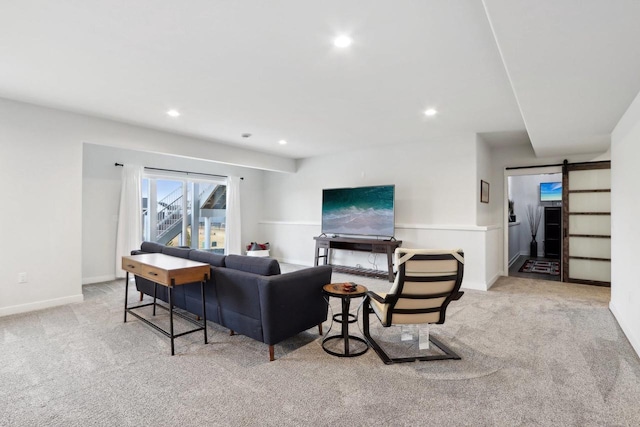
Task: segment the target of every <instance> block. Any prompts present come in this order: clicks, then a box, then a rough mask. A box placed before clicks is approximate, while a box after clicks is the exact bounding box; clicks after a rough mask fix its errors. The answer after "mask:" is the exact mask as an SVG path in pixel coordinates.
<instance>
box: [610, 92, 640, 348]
mask: <svg viewBox="0 0 640 427" xmlns="http://www.w3.org/2000/svg"><path fill="white" fill-rule="evenodd" d="M639 141H640V95H638V96H637V97H636V99H635V100H634V101H633V103H632V104H631V106H630V107H629V109H628V110H627V112H626V113H625V115H624V116H623V117H622V119H621V120H620V122H619V123H618V125H617V126H616V128H615V129H614V131H613V134H612V137H611V303H610V308H611V311H612V312H613V314H614V316H615V317H616V319H617V320H618V323H619V324H620V327H621V328H622V330H623V331H624V333H625V334H626V336H627V338H628V339H629V341H630V342H631V345H633V347H634V349H635V350H636V352H637V353H638V354H640V309H639V307H640V284H639V281H638V269H637V263H638V260H637V259H638V257H637V253H638V242H640V223H639V222H638V182H640V168H639V167H638V159H640V143H639Z"/></svg>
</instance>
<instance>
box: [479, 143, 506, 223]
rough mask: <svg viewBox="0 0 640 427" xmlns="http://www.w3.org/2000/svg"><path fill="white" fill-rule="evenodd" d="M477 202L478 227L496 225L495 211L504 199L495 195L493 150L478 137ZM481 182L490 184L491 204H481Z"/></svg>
mask: <svg viewBox="0 0 640 427" xmlns="http://www.w3.org/2000/svg"><path fill="white" fill-rule="evenodd" d="M476 156H477V157H476V170H477V179H476V200H477V201H478V203H477V204H476V207H477V220H476V223H477V224H478V225H493V224H496V223H495V222H493V221H494V218H493V215H492V212H493V210H494V209H495V208H496V206H498V205H499V203H500V200H501V199H502V197H501V195H500V194H497V193H495V189H496V187H495V183H494V182H492V181H493V173H492V169H493V163H492V161H491V148H490V147H489V145H487V143H486V142H485V141H484V140H483V139H482V137H480V136H476ZM480 181H486V182H488V183H489V203H480V202H479V200H480Z"/></svg>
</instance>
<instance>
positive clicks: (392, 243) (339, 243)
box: [313, 236, 402, 282]
mask: <svg viewBox="0 0 640 427" xmlns="http://www.w3.org/2000/svg"><path fill="white" fill-rule="evenodd" d="M313 239H314V240H315V241H316V255H315V265H318V264H319V262H320V260H321V259H322V260H323V262H324V264H325V265H331V266H333V270H334V271H339V272H342V273H349V274H358V275H361V276H368V277H382V278H384V277H387V278H388V279H389V281H390V282H393V280H394V276H393V253H394V252H395V250H396V248H397V247H399V246H400V245H401V244H402V241H401V240H393V239H391V240H380V239H367V238H362V239H359V238H357V237H326V236H318V237H314V238H313ZM336 249H337V250H346V251H359V252H370V253H374V254H386V255H387V271H386V272H384V271H380V270H371V269H366V268H358V267H347V266H342V265H333V264H331V251H333V250H336ZM321 250H322V251H324V253H322V254H321V253H320V251H321Z"/></svg>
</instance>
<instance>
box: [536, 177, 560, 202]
mask: <svg viewBox="0 0 640 427" xmlns="http://www.w3.org/2000/svg"><path fill="white" fill-rule="evenodd" d="M561 200H562V183H561V182H541V183H540V201H541V202H557V201H561Z"/></svg>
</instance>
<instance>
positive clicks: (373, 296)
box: [367, 291, 387, 304]
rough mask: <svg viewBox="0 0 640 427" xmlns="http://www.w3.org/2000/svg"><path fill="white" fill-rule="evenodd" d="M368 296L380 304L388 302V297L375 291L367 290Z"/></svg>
mask: <svg viewBox="0 0 640 427" xmlns="http://www.w3.org/2000/svg"><path fill="white" fill-rule="evenodd" d="M367 296H368V297H370V298H373V299H374V300H376V301H378V302H379V303H380V304H386V303H387V298H382V297H381V296H380V295H378V294H376V293H375V292H373V291H367Z"/></svg>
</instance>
